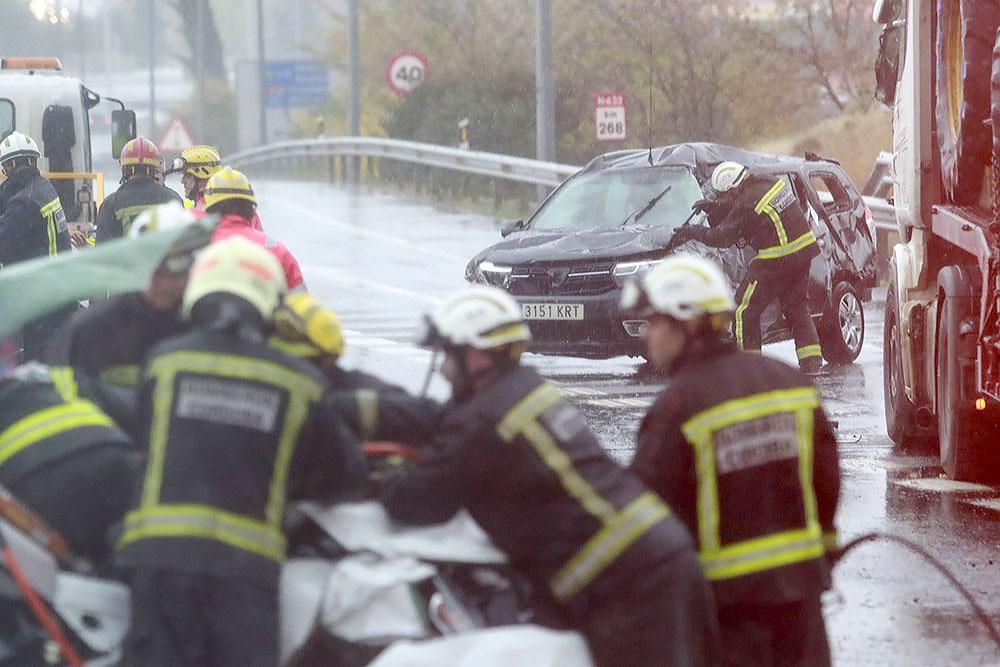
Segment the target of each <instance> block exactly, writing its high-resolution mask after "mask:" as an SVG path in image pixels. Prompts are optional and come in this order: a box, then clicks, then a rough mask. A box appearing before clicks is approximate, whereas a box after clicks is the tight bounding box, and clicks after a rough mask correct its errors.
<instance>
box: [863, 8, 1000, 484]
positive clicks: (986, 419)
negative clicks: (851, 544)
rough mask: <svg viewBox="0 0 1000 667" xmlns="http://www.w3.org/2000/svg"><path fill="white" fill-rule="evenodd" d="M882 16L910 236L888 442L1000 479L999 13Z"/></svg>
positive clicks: (898, 200) (892, 368) (894, 262)
mask: <svg viewBox="0 0 1000 667" xmlns="http://www.w3.org/2000/svg"><path fill="white" fill-rule="evenodd" d="M873 18H874V19H875V21H876V22H877V23H879V24H881V25H882V34H881V37H880V40H879V41H880V44H879V55H878V60H877V62H876V66H875V72H876V97H878V98H879V99H880V100H881V101H882V102H883V103H885V104H887V105H889V106H891V107H892V111H893V159H892V177H893V204H894V207H895V215H896V221H897V224H898V231H899V236H900V243H899V244H897V245H896V246H895V247H894V248H893V250H892V253H891V257H890V261H889V284H888V294H887V297H886V304H885V328H884V341H883V342H884V345H883V385H884V402H885V415H886V427H887V431H888V434H889V436H890V438H891V439H892V440H893V441H895V442H896V443H897V444H898V445H900V446H903V447H906V446H910V445H914V444H917V443H925V444H926V443H935V444H936V448H937V451H938V452H939V454H940V460H941V465H942V467H943V468H944V470H945V472H946V473H947V474H948V475H949V476H950V477H952V478H956V479H964V480H973V479H984V478H992V477H993V476H994V475H995V474H996V473H997V472H998V471H1000V456H998V451H1000V441H997V440H996V438H995V437H994V436H995V435H996V433H995V426H994V424H995V423H996V422H997V417H998V416H1000V326H998V319H997V314H998V306H1000V301H998V296H1000V282H998V266H1000V254H998V249H1000V224H998V223H997V219H998V217H997V216H998V210H997V206H996V205H995V203H994V199H995V196H996V193H997V192H998V188H997V187H996V183H997V173H998V165H997V163H998V160H997V158H996V147H998V146H1000V138H998V137H997V136H996V135H997V132H998V131H1000V45H998V42H997V29H998V27H1000V4H998V3H997V2H996V0H878V1H877V2H876V3H875V7H874V13H873ZM995 46H997V50H995V49H994V47H995ZM991 74H992V81H991ZM991 117H992V118H993V119H995V121H994V122H992V123H991V122H989V121H990V119H991Z"/></svg>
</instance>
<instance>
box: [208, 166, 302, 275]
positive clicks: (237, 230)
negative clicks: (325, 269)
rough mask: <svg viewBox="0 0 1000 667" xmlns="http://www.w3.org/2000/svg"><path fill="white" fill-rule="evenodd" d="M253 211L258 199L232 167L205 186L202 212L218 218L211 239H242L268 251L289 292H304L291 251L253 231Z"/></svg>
mask: <svg viewBox="0 0 1000 667" xmlns="http://www.w3.org/2000/svg"><path fill="white" fill-rule="evenodd" d="M256 210H257V197H256V195H254V192H253V188H252V187H251V186H250V181H249V180H248V179H247V177H246V176H244V175H243V174H242V173H240V172H238V171H236V170H235V169H233V168H232V167H223V168H222V169H220V170H218V171H217V172H215V173H214V174H212V177H211V178H209V179H208V183H207V184H206V185H205V211H207V212H208V213H214V214H217V215H218V216H220V218H221V219H220V220H219V226H218V227H217V228H216V230H215V236H214V237H213V240H214V241H220V240H222V239H227V238H230V237H232V236H242V237H243V238H245V239H248V240H250V241H253V242H254V243H256V244H258V245H260V246H262V247H264V248H267V249H268V250H269V251H270V252H271V253H272V254H273V255H274V256H275V257H276V258H277V259H278V261H279V262H280V263H281V266H282V268H283V269H284V272H285V279H286V280H287V281H288V289H290V290H297V289H304V288H305V285H304V283H303V280H302V271H301V269H299V263H298V261H297V260H296V259H295V256H294V255H293V254H292V252H291V251H290V250H289V249H288V248H287V247H286V246H285V244H284V243H282V242H281V241H279V240H277V239H276V238H273V237H271V236H268V235H267V234H265V233H264V232H262V231H260V230H257V229H254V226H253V218H254V215H255V211H256Z"/></svg>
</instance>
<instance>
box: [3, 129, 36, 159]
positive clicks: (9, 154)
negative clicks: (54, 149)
mask: <svg viewBox="0 0 1000 667" xmlns="http://www.w3.org/2000/svg"><path fill="white" fill-rule="evenodd" d="M41 155H42V153H41V151H39V150H38V144H36V143H35V140H34V139H32V138H31V137H29V136H28V135H26V134H24V133H23V132H11V133H10V134H8V135H7V137H6V138H5V139H4V140H3V141H0V165H2V164H4V163H5V162H7V160H13V159H14V158H18V157H33V158H35V159H38V158H39V157H41Z"/></svg>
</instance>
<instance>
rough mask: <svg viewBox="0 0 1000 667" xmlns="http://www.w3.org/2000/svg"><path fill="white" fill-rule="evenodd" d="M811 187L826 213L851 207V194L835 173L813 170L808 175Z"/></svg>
mask: <svg viewBox="0 0 1000 667" xmlns="http://www.w3.org/2000/svg"><path fill="white" fill-rule="evenodd" d="M809 179H810V180H811V181H812V186H813V188H815V189H816V192H817V194H819V200H820V202H822V204H823V209H824V210H825V211H826V212H827V213H836V212H838V211H847V210H849V209H850V208H851V196H850V195H849V194H847V189H846V188H844V186H843V185H842V184H841V182H840V179H838V178H837V177H836V175H834V174H831V173H828V172H814V173H812V174H810V175H809Z"/></svg>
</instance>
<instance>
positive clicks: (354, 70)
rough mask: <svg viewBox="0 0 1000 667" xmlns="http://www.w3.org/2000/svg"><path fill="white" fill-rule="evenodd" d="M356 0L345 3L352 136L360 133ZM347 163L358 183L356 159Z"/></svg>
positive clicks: (353, 158) (351, 158)
mask: <svg viewBox="0 0 1000 667" xmlns="http://www.w3.org/2000/svg"><path fill="white" fill-rule="evenodd" d="M358 12H359V8H358V0H348V3H347V49H348V51H350V61H351V94H350V102H349V104H348V107H347V124H348V132H349V133H350V135H351V136H352V137H357V136H360V135H361V102H360V97H361V54H360V43H359V39H360V27H359V19H358ZM347 164H348V165H350V166H349V171H350V180H351V182H352V183H354V184H357V183H358V180H359V179H358V176H359V174H358V159H357V158H356V157H349V158H348V159H347Z"/></svg>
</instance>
